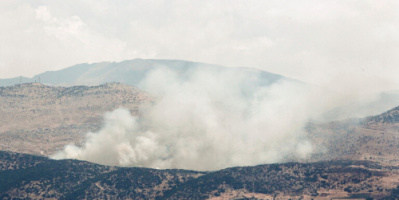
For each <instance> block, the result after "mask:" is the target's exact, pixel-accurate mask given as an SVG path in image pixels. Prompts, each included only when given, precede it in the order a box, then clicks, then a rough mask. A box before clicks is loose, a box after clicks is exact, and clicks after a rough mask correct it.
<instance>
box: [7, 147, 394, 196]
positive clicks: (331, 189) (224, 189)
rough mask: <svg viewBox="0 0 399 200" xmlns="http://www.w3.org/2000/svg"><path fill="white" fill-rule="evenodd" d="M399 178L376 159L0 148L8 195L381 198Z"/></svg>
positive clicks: (389, 193)
mask: <svg viewBox="0 0 399 200" xmlns="http://www.w3.org/2000/svg"><path fill="white" fill-rule="evenodd" d="M398 178H399V172H398V169H397V168H393V167H384V166H380V165H379V164H377V163H374V162H371V161H326V162H316V163H307V164H303V163H285V164H270V165H259V166H254V167H234V168H228V169H223V170H219V171H214V172H195V171H186V170H156V169H147V168H120V167H109V166H101V165H97V164H92V163H88V162H84V161H77V160H60V161H56V160H50V159H47V158H44V157H39V156H32V155H26V154H19V153H11V152H4V151H1V152H0V198H2V199H15V198H19V199H27V198H33V199H43V198H44V199H273V198H276V199H300V198H302V199H331V198H337V197H352V198H355V197H356V198H363V199H366V198H367V199H371V198H377V199H380V198H384V197H387V198H388V197H389V196H390V195H395V194H396V192H397V191H396V190H395V188H396V185H397V180H398ZM388 199H389V198H388Z"/></svg>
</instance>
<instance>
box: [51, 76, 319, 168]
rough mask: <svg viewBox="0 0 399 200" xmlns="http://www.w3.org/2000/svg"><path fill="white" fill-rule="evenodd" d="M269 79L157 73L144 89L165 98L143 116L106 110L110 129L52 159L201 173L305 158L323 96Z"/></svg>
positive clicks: (301, 86)
mask: <svg viewBox="0 0 399 200" xmlns="http://www.w3.org/2000/svg"><path fill="white" fill-rule="evenodd" d="M244 71H245V70H244ZM262 78H264V77H262V76H261V75H260V74H259V73H255V72H250V73H243V72H242V71H240V70H211V69H196V70H192V71H191V72H189V73H187V74H185V75H184V78H182V75H181V74H177V73H175V72H174V71H171V70H167V69H161V70H156V71H153V72H152V73H150V75H149V76H148V77H147V78H146V79H145V81H143V82H142V83H141V86H142V88H144V89H145V90H147V91H149V92H150V93H152V94H154V95H155V96H157V97H158V99H157V100H156V102H155V103H154V104H153V105H149V106H147V107H146V108H145V109H143V110H142V112H143V117H142V118H141V119H138V118H136V117H133V116H131V115H130V112H129V111H128V110H126V109H123V108H120V109H117V110H114V111H112V112H109V113H106V114H105V124H104V126H103V128H102V129H101V130H99V131H98V132H96V133H88V134H87V138H86V141H85V143H84V144H83V145H82V146H75V145H68V146H66V147H65V149H64V150H63V151H61V152H59V153H57V154H55V155H53V156H52V158H55V159H65V158H73V159H81V160H87V161H91V162H96V163H100V164H105V165H118V166H140V167H151V168H182V169H194V170H215V169H221V168H225V167H231V166H242V165H255V164H263V163H272V162H284V161H289V160H294V159H303V158H306V157H307V156H308V155H309V154H310V153H312V145H311V143H310V142H309V141H308V140H307V138H306V137H305V134H304V131H303V127H304V125H305V124H306V122H308V120H309V119H310V118H311V117H312V116H314V115H315V114H317V111H318V110H319V108H321V107H322V105H320V104H319V102H323V100H321V98H324V96H321V95H316V94H315V93H314V92H313V91H311V90H309V89H308V86H307V85H305V84H303V83H299V82H296V81H292V80H288V79H281V80H279V81H277V82H274V83H273V84H269V85H265V84H261V80H262ZM325 98H327V97H325Z"/></svg>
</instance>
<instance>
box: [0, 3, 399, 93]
mask: <svg viewBox="0 0 399 200" xmlns="http://www.w3.org/2000/svg"><path fill="white" fill-rule="evenodd" d="M398 11H399V1H394V0H392V1H389V0H385V1H367V0H361V1H350V0H342V1H333V0H331V1H318V0H314V1H311V0H308V1H297V0H291V1H282V0H276V1H265V0H261V1H250V0H245V1H235V0H224V1H223V0H218V1H214V0H212V1H206V0H201V1H173V0H170V1H161V0H159V1H158V0H146V1H133V0H79V1H64V0H63V1H61V0H31V1H25V0H2V1H0V25H1V26H0V44H1V45H0V70H1V73H0V78H7V77H15V76H19V75H24V76H33V75H34V74H37V73H40V72H43V71H48V70H57V69H61V68H65V67H68V66H71V65H74V64H77V63H87V62H88V63H93V62H101V61H121V60H126V59H134V58H164V59H182V60H190V61H200V62H206V63H212V64H221V65H225V66H232V67H235V66H243V67H253V68H259V69H263V70H266V71H270V72H273V73H278V74H282V75H285V76H288V77H292V78H296V79H299V80H302V81H307V82H310V83H315V84H322V85H323V84H324V85H331V83H334V85H336V86H338V88H340V87H353V88H357V89H358V88H364V90H374V89H384V90H387V89H395V88H396V89H399V81H398V78H397V76H398V75H399V73H398V72H399V67H398V64H399V12H398ZM397 85H398V87H396V86H397Z"/></svg>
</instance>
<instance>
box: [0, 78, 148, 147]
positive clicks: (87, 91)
mask: <svg viewBox="0 0 399 200" xmlns="http://www.w3.org/2000/svg"><path fill="white" fill-rule="evenodd" d="M151 101H152V97H150V96H149V95H148V94H147V93H145V92H143V91H141V90H139V89H137V88H135V87H133V86H127V85H123V84H118V83H109V84H103V85H100V86H93V87H88V86H73V87H52V86H46V85H42V84H39V83H31V84H22V85H16V86H8V87H0V118H1V120H0V149H2V150H11V151H15V152H24V153H31V154H40V153H42V154H45V155H48V154H51V153H54V151H55V150H57V149H60V148H62V147H63V146H64V145H65V144H68V143H71V142H78V141H80V140H81V139H82V138H83V136H84V133H86V132H88V131H94V130H96V129H98V128H99V127H100V125H101V122H102V118H103V114H104V113H105V112H107V111H112V110H114V109H116V108H118V107H125V108H127V109H129V110H130V111H131V112H132V114H134V115H137V114H138V110H139V107H140V105H142V104H143V103H148V102H151Z"/></svg>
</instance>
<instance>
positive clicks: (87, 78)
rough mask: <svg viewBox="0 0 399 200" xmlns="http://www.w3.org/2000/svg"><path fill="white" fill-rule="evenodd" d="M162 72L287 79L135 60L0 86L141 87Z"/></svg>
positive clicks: (178, 62)
mask: <svg viewBox="0 0 399 200" xmlns="http://www.w3.org/2000/svg"><path fill="white" fill-rule="evenodd" d="M160 68H167V69H169V70H172V71H174V72H176V73H178V74H179V75H181V76H180V77H181V78H184V77H185V76H186V75H187V74H188V73H190V72H192V71H193V70H196V69H199V68H201V69H208V70H214V71H238V72H240V73H244V74H248V75H256V76H260V79H261V80H263V83H262V84H269V83H271V82H274V81H276V80H279V79H281V78H284V77H283V76H281V75H278V74H273V73H270V72H266V71H262V70H256V69H250V68H231V67H223V66H220V65H212V64H206V63H199V62H190V61H183V60H155V59H134V60H126V61H122V62H101V63H93V64H87V63H85V64H78V65H74V66H71V67H68V68H65V69H62V70H58V71H48V72H44V73H41V74H37V75H35V76H33V77H32V78H27V77H15V78H8V79H0V86H12V85H15V84H20V83H34V82H40V83H43V84H46V85H62V86H72V85H87V86H93V85H100V84H104V83H109V82H120V83H124V84H128V85H134V86H138V84H139V83H140V82H141V81H142V80H143V79H144V78H145V77H146V75H147V74H148V73H149V72H150V71H151V70H154V69H160Z"/></svg>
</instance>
